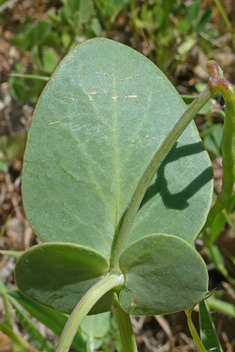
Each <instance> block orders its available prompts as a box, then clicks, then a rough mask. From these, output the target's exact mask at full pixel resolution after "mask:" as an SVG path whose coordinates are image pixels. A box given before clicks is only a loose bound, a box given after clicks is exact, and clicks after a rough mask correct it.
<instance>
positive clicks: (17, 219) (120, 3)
mask: <svg viewBox="0 0 235 352" xmlns="http://www.w3.org/2000/svg"><path fill="white" fill-rule="evenodd" d="M234 6H235V4H234V0H184V1H179V0H18V1H17V0H0V226H1V230H0V248H1V249H2V250H17V251H23V250H25V249H28V248H29V247H31V246H32V245H34V244H37V243H38V239H37V238H36V236H35V235H34V233H33V231H32V229H31V228H30V226H29V224H28V222H27V220H26V218H25V215H24V210H23V206H22V200H21V193H20V184H21V168H22V158H23V153H24V148H25V144H26V139H27V132H28V129H29V125H30V121H31V118H32V113H33V110H34V107H35V104H36V102H37V99H38V97H39V95H40V93H41V91H42V89H43V87H44V86H45V84H46V82H47V81H48V79H49V77H50V75H51V74H52V73H53V71H54V69H55V68H56V66H57V65H58V63H59V62H60V60H61V59H62V58H63V57H64V56H65V55H66V54H67V53H68V52H69V51H70V50H71V49H73V48H74V47H75V46H76V45H77V44H79V43H81V42H83V41H84V40H86V39H90V38H94V37H107V38H110V39H113V40H116V41H119V42H121V43H124V44H126V45H128V46H131V47H133V48H134V49H136V50H137V51H139V52H141V53H143V54H144V55H145V56H147V57H148V58H149V59H150V60H152V61H153V62H154V63H155V64H156V65H157V66H158V67H159V68H160V69H161V70H162V71H163V72H164V73H165V74H166V75H167V77H168V78H169V79H170V81H171V82H172V83H173V85H174V86H175V87H176V89H177V91H178V92H179V93H180V94H181V95H182V98H183V99H184V100H185V102H186V104H189V103H190V102H191V101H192V100H193V98H194V97H195V96H196V95H197V94H198V93H200V92H201V91H202V90H203V89H204V87H205V85H206V82H207V79H208V74H207V71H206V62H207V60H208V59H214V60H216V61H217V62H218V64H219V65H220V66H221V68H222V69H223V71H224V75H225V77H226V78H227V79H229V80H230V81H231V82H232V83H233V84H235V53H234V50H235V8H234ZM223 104H224V102H223V99H222V98H221V97H220V96H218V97H217V99H216V100H215V99H212V100H211V101H210V102H209V103H208V104H207V105H206V106H205V107H204V108H203V110H202V111H201V112H200V114H199V115H198V116H197V117H196V118H195V122H196V124H197V126H198V130H199V132H200V134H201V137H202V139H203V143H204V146H205V148H206V149H207V150H208V152H209V155H210V157H211V159H212V162H213V168H214V173H215V193H218V192H219V191H220V188H221V178H222V165H221V162H222V158H221V138H222V130H223V118H224V111H223ZM234 203H235V197H233V198H232V200H231V202H230V204H229V205H228V207H227V209H226V210H225V211H224V212H223V213H222V214H220V216H219V217H218V218H217V219H216V221H215V223H214V224H213V226H212V229H211V230H208V231H209V232H210V233H209V234H210V238H211V240H210V241H209V242H208V241H207V240H206V238H207V237H206V236H205V234H202V235H201V236H200V238H199V239H198V240H197V242H196V244H197V248H198V250H199V251H200V253H201V254H202V256H203V258H204V259H205V261H206V263H207V265H208V270H209V274H210V286H211V287H210V288H211V289H212V288H215V287H217V293H216V298H214V301H213V300H211V303H210V306H211V308H212V309H213V314H212V316H213V318H214V321H215V325H216V329H217V333H218V336H219V337H220V340H221V344H222V346H223V348H224V351H229V352H232V351H234V350H235V334H234V331H235V319H234V318H235V291H234V290H235V224H234V220H235V217H234V212H233V209H234ZM14 263H15V259H14V258H12V257H10V258H9V256H6V255H5V253H4V252H2V255H0V269H1V272H0V278H1V279H2V283H3V284H4V285H5V286H3V287H7V288H8V289H11V288H13V287H14V285H15V283H14V276H13V270H14ZM0 291H1V292H2V293H3V291H4V289H0ZM3 298H4V294H3ZM219 298H220V299H219ZM4 302H5V301H4V299H3V301H2V302H0V308H1V307H2V309H0V318H1V319H0V320H1V321H3V322H6V321H7V322H8V323H9V321H11V322H12V329H13V330H14V332H16V333H17V334H18V335H19V336H24V337H25V338H26V339H28V341H29V342H30V343H34V344H35V341H34V338H32V334H30V333H29V332H28V329H27V326H28V325H27V324H26V325H25V324H23V323H22V318H19V314H18V315H17V314H16V313H14V312H12V311H11V312H10V313H9V314H10V315H11V316H12V317H13V318H12V319H10V318H9V317H8V318H7V315H8V309H6V305H4ZM4 307H5V308H4ZM14 308H15V307H14ZM15 309H16V308H15ZM16 312H17V310H16ZM30 313H31V315H32V312H30ZM194 316H195V317H197V310H196V309H195V311H194ZM9 319H10V320H9ZM37 319H39V317H37ZM107 319H109V325H108V328H107V329H104V332H103V333H102V334H103V335H102V334H101V335H102V338H101V337H100V335H99V337H97V339H98V340H99V342H97V344H96V345H95V349H99V348H101V350H102V351H115V350H117V351H121V347H120V340H119V338H118V333H117V326H116V325H115V321H113V319H112V318H111V320H110V316H109V317H108V318H107ZM39 320H40V319H39ZM35 324H36V326H37V328H38V329H39V330H40V333H41V334H42V336H46V337H47V338H49V340H51V341H52V342H53V343H54V341H56V338H55V336H54V335H53V334H52V333H51V332H50V330H48V329H47V328H45V325H42V324H40V323H37V322H34V325H35ZM104 325H105V324H104ZM133 325H134V329H135V333H136V335H137V341H138V344H139V348H140V351H175V352H176V351H193V345H192V342H191V340H190V339H189V333H188V328H187V325H186V318H185V316H184V314H181V313H178V314H173V315H171V316H167V317H156V318H145V317H142V318H133ZM105 326H106V325H105ZM31 328H32V327H31ZM0 330H1V328H0ZM52 330H53V329H52ZM89 331H90V330H89V329H88V333H87V336H90V335H89V334H90V332H89ZM107 331H109V334H108V335H107ZM85 334H86V333H85ZM99 334H100V332H99ZM18 335H17V336H18ZM104 336H105V337H104ZM107 336H108V337H107ZM93 337H94V336H93ZM37 338H38V337H37ZM37 338H36V340H37ZM83 339H84V340H86V341H87V337H86V338H85V337H84V336H83ZM114 339H115V340H116V341H117V342H116V344H114V342H113V341H114ZM12 341H13V340H12V339H9V338H7V337H6V333H5V335H4V334H1V335H0V351H4V352H7V351H12V350H13V348H16V346H18V345H19V341H18V345H17V344H16V343H15V342H14V343H13V342H12ZM36 344H37V343H36ZM100 346H102V347H100ZM24 348H25V347H24ZM84 348H85V347H84ZM86 348H88V347H86ZM15 350H17V349H15ZM39 350H40V349H39ZM80 350H81V351H83V350H82V349H80ZM88 350H89V349H87V351H88ZM84 351H86V349H84ZM89 351H91V350H89Z"/></svg>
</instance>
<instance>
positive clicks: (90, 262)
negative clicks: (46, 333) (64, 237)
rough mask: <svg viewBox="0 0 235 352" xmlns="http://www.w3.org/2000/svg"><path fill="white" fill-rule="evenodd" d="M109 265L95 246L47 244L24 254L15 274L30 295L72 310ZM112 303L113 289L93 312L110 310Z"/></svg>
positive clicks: (24, 291) (59, 308) (21, 288)
mask: <svg viewBox="0 0 235 352" xmlns="http://www.w3.org/2000/svg"><path fill="white" fill-rule="evenodd" d="M108 268H109V263H108V261H107V260H106V259H105V258H104V257H102V256H101V255H100V254H99V253H98V252H96V251H94V250H92V249H89V248H86V247H82V246H78V245H75V244H69V243H44V244H41V245H38V246H35V247H32V248H31V249H30V250H29V251H27V252H26V253H25V254H23V255H22V256H21V257H20V259H19V261H18V262H17V265H16V269H15V275H16V282H17V286H18V288H19V289H20V290H21V291H22V292H23V293H24V294H25V295H26V296H28V297H29V298H31V299H33V300H35V301H37V302H38V303H42V304H45V305H47V306H48V307H51V308H54V309H56V310H58V311H60V312H64V313H71V312H72V310H73V309H74V308H75V306H76V304H77V303H78V301H79V300H80V299H81V298H82V297H83V295H84V294H85V293H86V292H87V291H88V290H89V289H90V288H91V287H92V286H93V285H94V284H95V283H96V282H97V281H99V280H101V279H102V278H103V276H104V274H105V273H106V272H107V271H108ZM112 304H114V301H113V293H112V292H110V293H108V294H106V296H104V297H102V298H101V300H100V301H99V302H97V305H96V306H94V307H93V309H92V312H91V313H102V312H105V311H108V310H110V309H111V305H112Z"/></svg>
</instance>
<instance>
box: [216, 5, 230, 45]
mask: <svg viewBox="0 0 235 352" xmlns="http://www.w3.org/2000/svg"><path fill="white" fill-rule="evenodd" d="M214 2H215V4H216V6H217V8H218V10H219V11H220V13H221V16H222V17H223V20H224V22H225V24H226V26H227V28H228V30H229V32H230V33H231V36H232V44H233V48H234V49H235V40H234V33H233V26H232V24H231V22H230V20H229V18H228V15H227V13H226V11H225V9H224V7H223V5H222V4H221V2H220V0H214Z"/></svg>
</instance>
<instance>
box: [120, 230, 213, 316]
mask: <svg viewBox="0 0 235 352" xmlns="http://www.w3.org/2000/svg"><path fill="white" fill-rule="evenodd" d="M120 267H121V269H122V271H123V274H124V276H125V283H124V286H123V288H122V289H121V292H120V305H121V307H122V309H123V310H124V311H126V312H127V313H128V314H134V315H156V314H168V313H173V312H177V311H180V310H183V309H185V308H188V307H190V306H192V305H193V304H195V303H196V302H198V301H199V300H201V299H202V298H203V297H204V296H205V294H206V292H207V280H208V275H207V269H206V265H205V263H204V261H203V260H202V258H201V256H200V255H199V254H198V252H197V251H196V250H195V249H194V248H193V247H192V246H191V245H190V244H188V243H187V242H185V241H184V240H182V239H180V238H177V237H175V236H171V235H164V234H152V235H148V236H145V237H143V238H142V239H140V240H138V241H136V242H134V243H132V244H131V245H130V246H129V247H127V248H126V249H125V250H124V251H123V253H122V254H121V257H120Z"/></svg>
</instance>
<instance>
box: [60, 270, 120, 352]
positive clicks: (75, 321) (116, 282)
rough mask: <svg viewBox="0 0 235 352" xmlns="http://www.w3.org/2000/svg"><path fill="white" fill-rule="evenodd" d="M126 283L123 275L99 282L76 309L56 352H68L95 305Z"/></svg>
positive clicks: (108, 277)
mask: <svg viewBox="0 0 235 352" xmlns="http://www.w3.org/2000/svg"><path fill="white" fill-rule="evenodd" d="M123 282H124V276H123V275H119V276H118V275H107V276H106V277H105V278H104V279H102V280H100V281H98V282H97V283H96V284H95V285H94V286H92V287H91V288H90V289H89V291H87V293H86V294H85V295H84V296H83V298H82V299H81V300H80V301H79V302H78V304H77V305H76V307H75V308H74V310H73V312H72V314H71V315H70V317H69V319H68V321H67V323H66V324H65V327H64V329H63V331H62V334H61V336H60V340H59V343H58V345H57V348H56V350H55V352H68V351H69V349H70V346H71V344H72V342H73V339H74V336H75V334H76V333H77V331H78V328H79V325H80V324H81V322H82V320H83V319H84V318H85V316H86V315H87V314H88V313H89V311H90V310H91V308H92V307H93V306H94V305H95V303H96V302H97V301H98V300H99V299H100V298H101V297H102V296H103V295H104V294H105V293H106V292H108V291H110V290H111V289H112V288H114V287H116V286H120V285H122V284H123Z"/></svg>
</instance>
